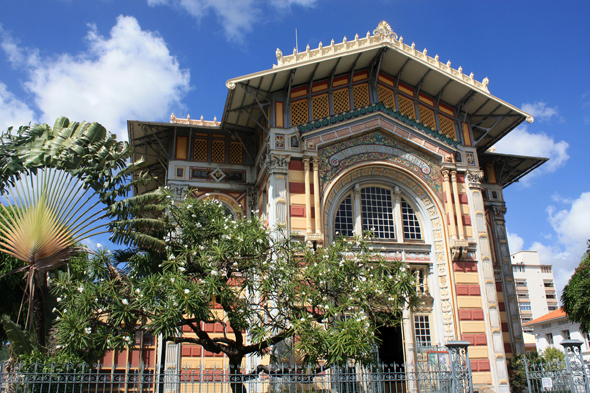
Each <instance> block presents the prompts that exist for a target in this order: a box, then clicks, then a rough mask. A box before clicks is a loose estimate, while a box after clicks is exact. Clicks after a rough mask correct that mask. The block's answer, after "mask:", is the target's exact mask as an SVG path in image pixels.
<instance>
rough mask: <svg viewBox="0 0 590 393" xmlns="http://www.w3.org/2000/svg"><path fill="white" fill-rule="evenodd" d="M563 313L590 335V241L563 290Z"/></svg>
mask: <svg viewBox="0 0 590 393" xmlns="http://www.w3.org/2000/svg"><path fill="white" fill-rule="evenodd" d="M561 304H562V307H563V311H565V313H566V314H567V316H568V318H569V319H570V320H571V321H573V322H577V323H579V324H580V330H581V331H583V332H585V333H590V241H588V250H587V251H586V253H585V254H584V256H583V257H582V261H581V262H580V265H579V266H578V267H577V268H576V271H575V272H574V274H573V275H572V277H571V278H570V280H569V281H568V283H567V285H566V286H565V287H564V288H563V292H562V294H561Z"/></svg>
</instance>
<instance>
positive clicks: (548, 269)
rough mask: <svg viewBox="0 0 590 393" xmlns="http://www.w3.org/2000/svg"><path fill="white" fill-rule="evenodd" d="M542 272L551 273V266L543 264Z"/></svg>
mask: <svg viewBox="0 0 590 393" xmlns="http://www.w3.org/2000/svg"><path fill="white" fill-rule="evenodd" d="M541 273H551V266H541Z"/></svg>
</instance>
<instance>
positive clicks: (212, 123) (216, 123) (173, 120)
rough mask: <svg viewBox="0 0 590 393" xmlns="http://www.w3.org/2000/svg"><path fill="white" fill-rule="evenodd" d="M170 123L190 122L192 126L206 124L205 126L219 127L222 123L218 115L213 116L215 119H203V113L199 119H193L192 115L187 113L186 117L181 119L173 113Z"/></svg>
mask: <svg viewBox="0 0 590 393" xmlns="http://www.w3.org/2000/svg"><path fill="white" fill-rule="evenodd" d="M170 123H175V124H189V125H192V126H204V127H219V125H220V124H221V122H220V121H217V116H215V117H214V118H213V121H211V120H203V115H201V118H200V119H199V120H194V119H191V115H186V119H179V118H177V117H176V115H175V114H174V113H173V114H172V115H170Z"/></svg>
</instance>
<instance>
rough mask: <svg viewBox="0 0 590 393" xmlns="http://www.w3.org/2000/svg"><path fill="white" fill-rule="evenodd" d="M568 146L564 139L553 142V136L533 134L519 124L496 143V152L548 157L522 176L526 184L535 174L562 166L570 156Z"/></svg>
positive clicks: (552, 170)
mask: <svg viewBox="0 0 590 393" xmlns="http://www.w3.org/2000/svg"><path fill="white" fill-rule="evenodd" d="M568 147H569V144H568V143H567V142H566V141H559V142H555V140H554V139H553V137H550V136H548V135H547V134H545V133H542V132H541V133H538V134H534V133H531V132H529V131H528V128H527V126H521V127H518V128H516V129H515V130H514V131H512V132H511V133H509V134H508V135H507V136H506V137H504V138H502V139H501V140H500V142H498V143H497V144H496V152H498V153H506V154H516V155H523V156H534V157H545V158H549V161H548V162H546V163H545V164H543V165H542V166H541V167H540V168H539V169H536V170H535V171H533V172H532V173H531V174H529V175H527V176H526V177H525V178H524V180H525V184H526V182H527V181H530V180H531V178H533V177H535V176H539V175H541V174H543V173H547V172H555V171H556V170H557V169H559V168H561V167H562V166H564V165H565V163H566V162H567V160H568V159H569V158H570V156H569V155H568V154H567V149H568Z"/></svg>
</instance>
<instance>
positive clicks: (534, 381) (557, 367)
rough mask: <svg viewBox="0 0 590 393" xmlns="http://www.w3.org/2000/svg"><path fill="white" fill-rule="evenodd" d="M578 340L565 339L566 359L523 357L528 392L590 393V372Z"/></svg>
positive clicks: (581, 343)
mask: <svg viewBox="0 0 590 393" xmlns="http://www.w3.org/2000/svg"><path fill="white" fill-rule="evenodd" d="M583 344H584V343H583V342H582V341H578V340H564V341H562V342H561V345H562V346H563V347H564V352H565V359H564V360H563V361H553V362H532V361H530V360H529V359H527V358H526V357H525V358H524V359H523V361H524V367H525V374H526V379H527V388H528V393H540V392H555V393H566V392H567V393H570V392H571V393H590V383H589V382H590V381H589V379H588V377H589V375H590V373H589V370H588V366H587V365H586V364H585V363H584V358H583V356H582V351H581V347H582V345H583Z"/></svg>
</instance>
